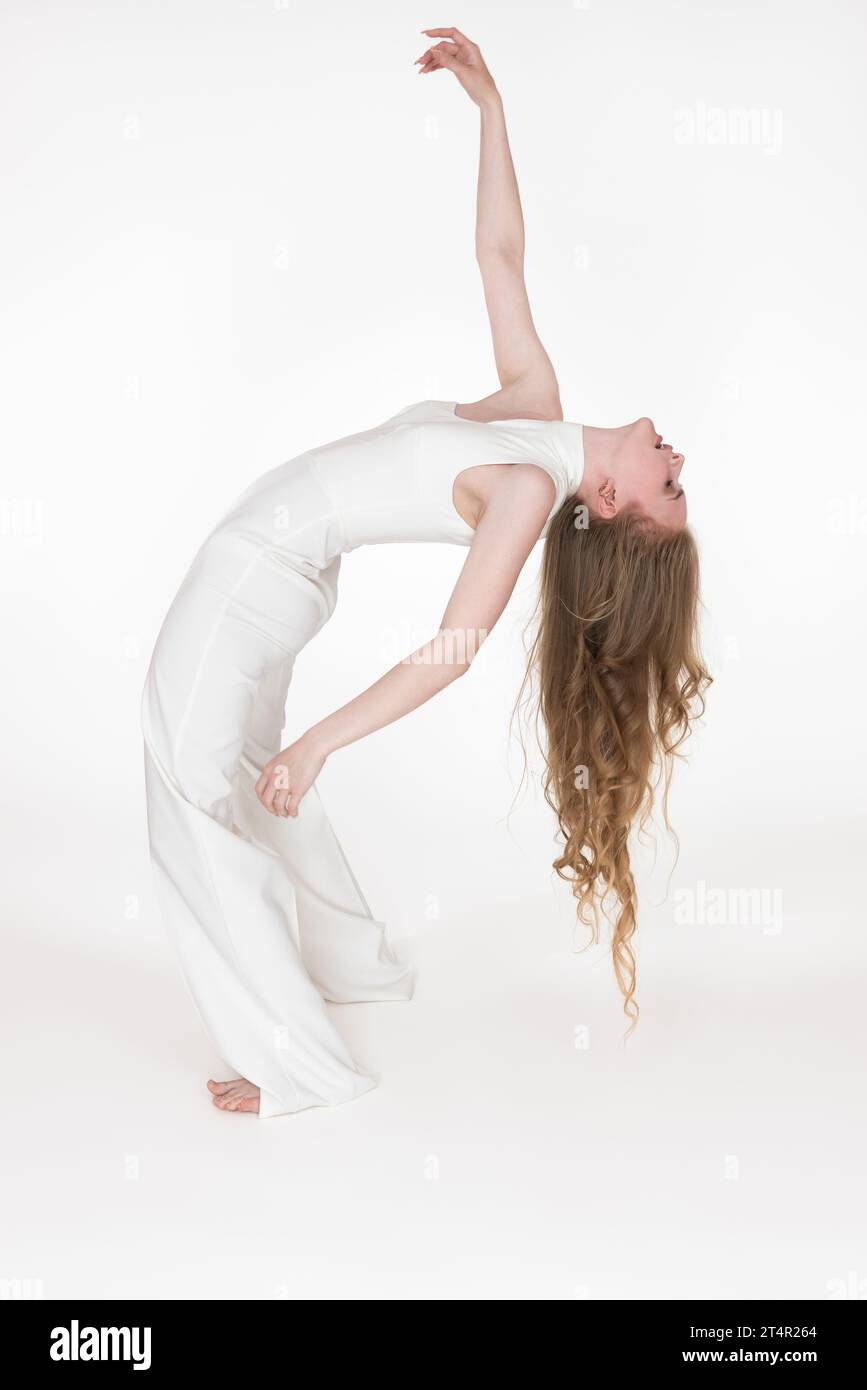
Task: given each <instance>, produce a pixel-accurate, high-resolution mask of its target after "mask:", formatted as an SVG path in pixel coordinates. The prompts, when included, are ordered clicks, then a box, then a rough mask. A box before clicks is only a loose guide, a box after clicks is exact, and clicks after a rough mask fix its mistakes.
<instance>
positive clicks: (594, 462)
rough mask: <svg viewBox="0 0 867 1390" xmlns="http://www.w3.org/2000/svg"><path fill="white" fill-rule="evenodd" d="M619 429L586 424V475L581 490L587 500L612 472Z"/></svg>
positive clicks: (582, 480)
mask: <svg viewBox="0 0 867 1390" xmlns="http://www.w3.org/2000/svg"><path fill="white" fill-rule="evenodd" d="M617 434H618V431H617V430H612V429H603V428H601V427H600V426H597V425H585V426H584V476H583V478H582V479H581V488H580V492H581V495H582V497H583V498H584V500H585V501H589V500H590V499H591V498H593V497H594V496H595V495H596V493H597V492H598V491H599V489H600V488H601V487H602V486H603V484H604V483H605V480H606V478H610V477H611V474H612V463H613V461H614V451H615V449H616V446H617Z"/></svg>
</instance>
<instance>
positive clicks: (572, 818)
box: [519, 497, 711, 1037]
mask: <svg viewBox="0 0 867 1390" xmlns="http://www.w3.org/2000/svg"><path fill="white" fill-rule="evenodd" d="M575 504H576V498H574V497H571V498H568V499H567V501H566V502H565V503H564V504H563V506H562V507H561V508H560V510H559V511H558V512H557V514H556V516H555V517H554V518H553V519H552V521H551V524H550V526H549V528H548V535H547V539H546V541H545V547H544V559H543V562H542V570H541V583H540V590H539V604H538V608H537V613H536V620H537V625H536V629H535V636H534V639H533V641H532V645H531V648H530V653H529V661H528V665H527V672H526V676H525V679H524V684H523V685H522V687H521V695H519V703H520V701H521V696H522V695H524V694H526V693H527V692H528V691H536V690H537V691H538V708H537V718H538V721H540V722H541V724H542V725H543V726H544V728H543V729H542V728H538V727H537V732H538V733H539V735H540V744H541V747H542V753H543V757H544V763H545V767H544V776H543V787H544V792H545V798H546V800H547V802H548V804H549V805H550V806H551V807H552V808H553V810H554V813H555V815H556V817H557V822H558V826H559V832H560V833H559V837H558V839H559V841H560V844H561V851H560V854H559V855H558V857H557V859H555V861H554V868H555V870H556V871H557V873H558V874H559V875H560V877H561V878H563V879H566V880H567V882H569V883H570V884H571V887H572V892H573V895H574V897H575V898H576V900H577V904H578V909H577V910H578V920H579V921H580V922H581V923H582V924H583V925H585V926H587V927H589V928H590V931H591V939H592V940H593V941H598V940H599V925H600V914H601V916H602V917H603V918H604V919H605V920H606V921H607V922H608V923H609V924H610V926H611V954H612V960H613V964H614V973H615V976H616V979H617V984H618V986H619V988H620V992H621V994H622V995H623V1010H624V1013H625V1014H626V1016H627V1018H628V1019H629V1020H630V1023H629V1028H628V1030H627V1034H626V1036H627V1037H628V1036H629V1034H630V1033H631V1032H632V1030H633V1028H634V1027H635V1024H636V1022H637V1020H638V1004H637V1002H636V998H635V983H636V971H635V953H634V950H633V946H632V936H633V933H634V931H635V927H636V921H637V916H638V902H637V897H636V890H635V882H634V879H633V876H632V870H631V867H630V858H629V836H630V831H631V830H632V829H633V827H635V828H636V829H638V830H643V829H644V828H645V827H646V826H647V824H648V822H649V821H650V819H651V817H652V814H653V806H654V798H655V796H657V795H658V796H659V799H660V801H661V806H662V813H663V819H664V823H665V826H666V829H667V830H670V829H671V827H670V824H669V819H668V793H669V787H670V782H671V774H672V770H673V766H674V759H675V757H678V756H681V754H680V753H679V752H678V750H679V749H680V746H681V744H682V743H683V741H684V740H685V739H686V737H687V735H688V734H689V731H690V724H691V721H692V720H693V719H695V718H696V717H698V716H700V715H701V714H702V713H703V712H704V691H705V689H706V688H707V687H708V685H710V684H711V677H710V675H709V674H708V672H707V670H706V669H705V666H704V663H703V660H702V656H701V651H700V647H699V637H698V616H699V607H700V599H699V565H698V551H697V548H696V544H695V540H694V539H693V536H692V534H691V532H690V531H689V530H688V529H684V530H682V531H678V532H671V531H668V530H664V529H663V528H661V527H659V526H657V525H656V524H655V523H653V522H652V521H650V520H649V519H648V518H647V517H645V516H644V515H642V514H640V513H638V512H634V511H626V512H624V513H620V514H618V515H617V516H616V517H615V518H614V519H613V520H611V521H604V520H600V519H597V518H595V517H588V516H587V514H586V509H581V512H579V513H578V514H577V515H576V505H575ZM579 523H580V524H579ZM588 944H589V943H588Z"/></svg>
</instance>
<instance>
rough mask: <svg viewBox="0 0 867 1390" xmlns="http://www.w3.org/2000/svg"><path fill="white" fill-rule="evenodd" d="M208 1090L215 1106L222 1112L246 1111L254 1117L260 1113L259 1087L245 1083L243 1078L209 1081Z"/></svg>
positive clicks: (249, 1082)
mask: <svg viewBox="0 0 867 1390" xmlns="http://www.w3.org/2000/svg"><path fill="white" fill-rule="evenodd" d="M208 1090H209V1091H210V1093H211V1095H212V1097H213V1100H214V1104H215V1105H218V1106H219V1107H220V1109H221V1110H245V1111H248V1112H249V1113H250V1114H253V1115H258V1113H259V1087H258V1086H254V1085H253V1083H252V1081H245V1080H244V1078H243V1077H241V1078H240V1079H239V1080H237V1081H209V1082H208Z"/></svg>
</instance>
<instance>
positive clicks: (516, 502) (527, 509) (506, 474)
mask: <svg viewBox="0 0 867 1390" xmlns="http://www.w3.org/2000/svg"><path fill="white" fill-rule="evenodd" d="M497 474H498V476H497V480H496V485H495V486H494V487H493V488H492V489H491V492H490V495H489V496H488V498H487V500H486V504H485V513H486V514H487V515H488V516H489V517H490V518H494V517H496V518H500V519H503V518H507V519H508V520H509V522H510V523H511V524H513V525H517V527H518V529H523V528H524V527H525V526H529V527H530V528H532V527H534V526H541V525H543V524H544V522H545V520H546V519H547V517H548V514H549V513H550V511H551V508H552V506H553V505H554V501H555V499H556V496H557V484H556V483H555V481H554V479H553V478H552V476H551V474H550V473H548V472H547V471H546V470H545V469H544V468H542V467H540V465H538V464H535V463H510V464H507V465H506V466H505V467H503V468H502V469H498V470H497Z"/></svg>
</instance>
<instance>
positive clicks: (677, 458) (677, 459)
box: [671, 453, 686, 478]
mask: <svg viewBox="0 0 867 1390" xmlns="http://www.w3.org/2000/svg"><path fill="white" fill-rule="evenodd" d="M685 463H686V455H685V454H675V453H672V455H671V471H672V473H673V474H674V476H675V478H679V477H680V471H681V469H682V468H683V465H684V464H685Z"/></svg>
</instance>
